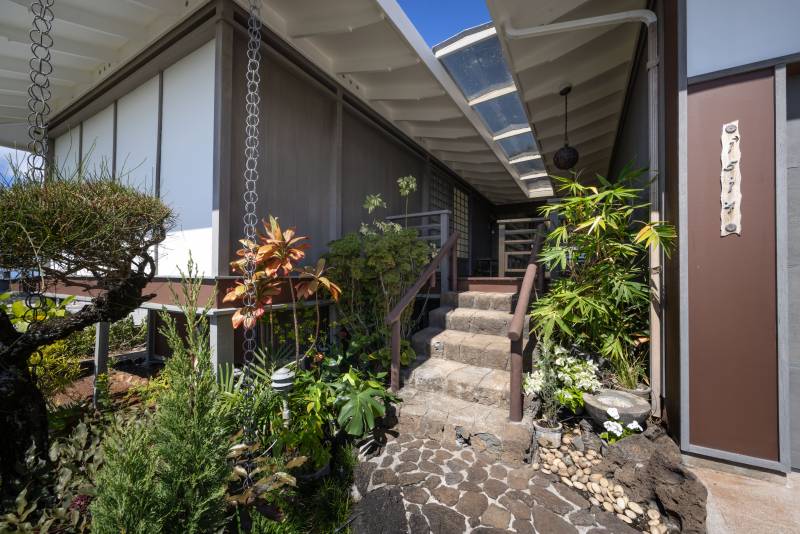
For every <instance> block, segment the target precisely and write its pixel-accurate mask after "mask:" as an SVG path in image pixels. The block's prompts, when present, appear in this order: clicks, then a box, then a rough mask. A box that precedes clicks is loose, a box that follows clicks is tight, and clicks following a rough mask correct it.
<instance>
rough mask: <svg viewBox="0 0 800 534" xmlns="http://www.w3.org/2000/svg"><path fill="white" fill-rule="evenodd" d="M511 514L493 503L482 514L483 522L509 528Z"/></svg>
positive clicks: (496, 526) (495, 526)
mask: <svg viewBox="0 0 800 534" xmlns="http://www.w3.org/2000/svg"><path fill="white" fill-rule="evenodd" d="M510 520H511V514H510V513H509V512H508V511H507V510H503V509H502V508H500V507H499V506H497V505H495V504H493V505H491V506H489V508H488V509H487V510H486V511H485V512H484V513H483V515H482V516H481V523H483V524H484V525H488V526H490V527H494V528H508V523H509V521H510Z"/></svg>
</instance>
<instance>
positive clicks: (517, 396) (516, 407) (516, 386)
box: [509, 336, 523, 422]
mask: <svg viewBox="0 0 800 534" xmlns="http://www.w3.org/2000/svg"><path fill="white" fill-rule="evenodd" d="M522 340H523V337H522V336H520V337H519V339H517V340H515V341H512V342H511V390H510V393H511V407H510V410H509V419H511V420H512V421H514V422H519V421H522Z"/></svg>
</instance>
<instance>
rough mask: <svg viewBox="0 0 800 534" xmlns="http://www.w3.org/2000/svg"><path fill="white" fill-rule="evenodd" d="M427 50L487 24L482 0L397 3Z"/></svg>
mask: <svg viewBox="0 0 800 534" xmlns="http://www.w3.org/2000/svg"><path fill="white" fill-rule="evenodd" d="M398 3H399V4H400V7H402V8H403V11H405V12H406V15H408V18H409V19H411V22H413V23H414V26H416V27H417V30H418V31H419V33H420V34H421V35H422V37H423V38H424V39H425V42H427V43H428V46H430V47H433V45H436V44H439V43H441V42H442V41H444V40H445V39H447V38H449V37H452V36H453V35H455V34H457V33H459V32H460V31H462V30H466V29H467V28H472V27H473V26H478V25H479V24H483V23H484V22H489V21H490V20H491V17H490V16H489V10H488V9H486V2H485V0H398Z"/></svg>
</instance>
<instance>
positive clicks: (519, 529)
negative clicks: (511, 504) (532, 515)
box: [511, 519, 535, 534]
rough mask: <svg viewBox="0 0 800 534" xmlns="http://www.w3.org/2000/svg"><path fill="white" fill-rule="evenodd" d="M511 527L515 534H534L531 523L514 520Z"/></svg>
mask: <svg viewBox="0 0 800 534" xmlns="http://www.w3.org/2000/svg"><path fill="white" fill-rule="evenodd" d="M511 527H512V528H513V529H514V531H515V532H516V533H517V534H535V532H534V530H533V525H532V524H531V522H530V521H526V520H524V519H515V520H514V522H513V523H512V524H511Z"/></svg>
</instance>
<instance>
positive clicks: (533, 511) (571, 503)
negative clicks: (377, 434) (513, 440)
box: [352, 434, 640, 534]
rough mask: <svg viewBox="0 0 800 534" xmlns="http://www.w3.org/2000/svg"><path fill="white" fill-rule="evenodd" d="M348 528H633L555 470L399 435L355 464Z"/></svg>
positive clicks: (584, 531) (574, 531)
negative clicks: (353, 505) (352, 507)
mask: <svg viewBox="0 0 800 534" xmlns="http://www.w3.org/2000/svg"><path fill="white" fill-rule="evenodd" d="M355 487H356V489H357V491H358V493H359V496H358V497H359V498H360V502H359V504H358V505H357V506H356V511H355V514H356V516H355V520H354V522H353V525H352V527H353V531H354V532H355V533H369V534H384V533H385V534H389V533H392V534H393V533H402V532H410V533H412V534H423V533H428V532H432V533H434V534H461V533H462V532H473V533H485V534H495V533H501V532H518V533H525V534H532V533H535V532H536V533H539V534H578V533H581V534H601V533H606V532H614V533H621V534H627V533H638V532H640V531H639V530H636V529H633V528H631V527H630V526H629V525H627V524H626V523H625V522H623V521H622V520H620V519H619V518H618V517H617V516H616V515H615V514H613V513H608V512H606V511H604V510H602V509H601V508H600V507H598V506H595V505H593V504H592V503H590V502H589V500H587V499H586V498H584V497H583V496H582V495H581V494H580V493H579V492H577V491H575V490H574V489H572V488H570V487H567V485H565V484H564V483H562V482H561V479H560V477H559V476H558V475H557V474H546V473H543V472H542V471H541V470H536V469H534V468H533V467H532V466H529V465H526V464H519V465H511V464H508V463H506V462H499V461H497V460H496V459H495V458H493V457H491V456H489V455H486V454H484V453H481V452H476V451H473V450H471V448H470V447H469V446H466V445H465V446H460V445H459V444H457V443H455V442H451V443H440V442H439V441H436V440H431V439H424V438H418V437H416V436H414V435H411V434H400V435H399V436H398V437H397V438H396V439H393V440H392V441H390V442H389V443H388V444H387V445H386V447H385V448H384V450H383V451H382V453H381V454H380V455H379V456H376V457H374V458H371V459H369V460H366V461H364V462H362V463H361V464H360V465H359V466H358V467H357V469H356V474H355Z"/></svg>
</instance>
